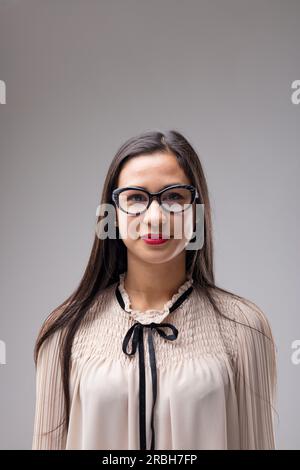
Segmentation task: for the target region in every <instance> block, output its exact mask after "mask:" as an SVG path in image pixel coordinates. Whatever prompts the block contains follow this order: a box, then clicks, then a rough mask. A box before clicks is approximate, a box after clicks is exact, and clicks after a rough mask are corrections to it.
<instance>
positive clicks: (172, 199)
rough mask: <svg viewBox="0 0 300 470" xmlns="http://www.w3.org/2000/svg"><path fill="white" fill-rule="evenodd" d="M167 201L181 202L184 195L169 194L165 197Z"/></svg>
mask: <svg viewBox="0 0 300 470" xmlns="http://www.w3.org/2000/svg"><path fill="white" fill-rule="evenodd" d="M165 199H170V200H171V201H177V200H180V199H182V195H181V194H179V193H175V192H173V193H168V194H167V195H166V196H165Z"/></svg>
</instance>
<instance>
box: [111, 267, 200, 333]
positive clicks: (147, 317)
mask: <svg viewBox="0 0 300 470" xmlns="http://www.w3.org/2000/svg"><path fill="white" fill-rule="evenodd" d="M125 275H126V273H121V274H119V286H118V287H119V292H120V294H121V296H122V299H123V301H124V309H125V310H126V312H127V313H129V314H130V315H131V317H132V318H134V320H136V321H138V322H139V323H142V324H148V323H149V322H154V323H161V322H162V321H163V320H164V319H165V318H166V317H167V316H168V315H169V313H170V308H171V307H172V305H174V303H175V302H176V301H177V300H178V299H179V298H180V297H181V296H182V295H183V293H184V292H186V291H187V290H188V289H189V288H190V286H191V285H192V284H193V282H194V280H193V278H192V276H191V275H188V278H187V280H186V281H185V282H184V283H183V284H181V286H180V287H179V288H178V290H177V292H176V293H175V294H174V295H173V296H172V297H171V299H170V300H168V301H167V302H166V303H165V304H164V306H163V308H162V309H161V310H159V309H148V310H145V311H141V310H135V309H132V308H131V301H130V298H129V295H128V293H127V291H126V289H125V284H124V279H125Z"/></svg>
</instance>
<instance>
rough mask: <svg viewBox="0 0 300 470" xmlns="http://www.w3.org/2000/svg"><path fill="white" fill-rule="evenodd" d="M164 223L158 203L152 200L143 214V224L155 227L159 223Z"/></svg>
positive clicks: (164, 218)
mask: <svg viewBox="0 0 300 470" xmlns="http://www.w3.org/2000/svg"><path fill="white" fill-rule="evenodd" d="M165 221H166V215H165V214H164V213H163V211H162V209H161V207H160V205H159V202H158V201H157V200H156V199H153V200H152V202H151V204H150V206H149V207H148V209H147V210H146V212H145V215H144V224H151V225H153V226H156V225H159V224H160V223H165Z"/></svg>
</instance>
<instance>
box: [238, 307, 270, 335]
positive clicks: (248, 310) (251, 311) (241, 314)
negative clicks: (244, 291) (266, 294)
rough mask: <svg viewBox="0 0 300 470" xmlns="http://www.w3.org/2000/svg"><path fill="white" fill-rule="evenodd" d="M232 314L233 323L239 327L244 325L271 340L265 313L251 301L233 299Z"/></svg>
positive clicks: (268, 321)
mask: <svg viewBox="0 0 300 470" xmlns="http://www.w3.org/2000/svg"><path fill="white" fill-rule="evenodd" d="M233 314H234V319H235V321H237V322H239V326H243V325H246V326H248V327H250V328H252V329H255V330H259V331H261V332H262V333H264V334H265V335H267V336H269V337H270V338H272V329H271V323H270V319H269V317H268V315H267V313H266V312H265V311H264V310H263V309H262V308H261V307H260V306H258V305H257V304H256V303H255V302H253V301H252V300H250V299H248V298H234V299H233ZM241 324H243V325H241ZM248 329H249V328H248ZM238 330H239V331H242V329H241V328H238Z"/></svg>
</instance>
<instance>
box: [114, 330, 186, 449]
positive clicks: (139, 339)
mask: <svg viewBox="0 0 300 470" xmlns="http://www.w3.org/2000/svg"><path fill="white" fill-rule="evenodd" d="M166 327H168V328H171V330H172V331H173V334H170V335H166V333H165V332H164V331H163V330H162V329H161V328H166ZM144 328H148V329H149V333H148V348H149V357H150V366H151V376H152V393H153V404H152V412H151V430H152V439H151V450H154V449H155V431H154V424H153V421H154V407H155V403H156V396H157V372H156V359H155V350H154V344H153V336H152V330H156V331H157V333H159V334H160V336H162V337H163V338H165V339H167V340H169V341H174V340H175V339H176V338H177V336H178V330H177V329H176V328H175V326H174V325H171V324H170V323H153V322H152V323H150V324H148V325H143V324H142V323H139V322H137V323H135V324H134V325H133V326H132V327H131V328H129V330H128V331H127V333H126V336H125V338H124V341H123V351H124V353H125V354H127V355H128V356H133V355H134V354H135V353H136V349H137V346H138V347H139V381H140V398H139V400H140V448H141V450H145V449H147V447H146V411H145V410H146V388H145V356H144V339H143V331H144ZM131 337H132V348H131V352H127V346H128V344H129V341H130V339H131Z"/></svg>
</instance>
